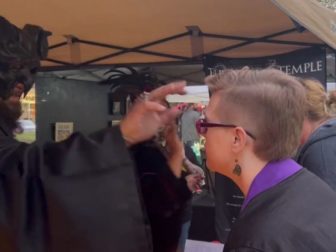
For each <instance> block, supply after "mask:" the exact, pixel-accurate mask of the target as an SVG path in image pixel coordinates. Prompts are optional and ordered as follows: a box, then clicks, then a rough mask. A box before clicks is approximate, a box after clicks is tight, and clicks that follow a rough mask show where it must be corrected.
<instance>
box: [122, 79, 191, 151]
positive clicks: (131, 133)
mask: <svg viewBox="0 0 336 252" xmlns="http://www.w3.org/2000/svg"><path fill="white" fill-rule="evenodd" d="M184 87H185V82H176V83H171V84H168V85H165V86H162V87H160V88H157V89H155V90H153V91H152V92H151V93H149V95H148V99H147V100H139V101H137V102H136V103H135V104H134V106H133V107H132V109H131V111H130V112H129V113H128V114H127V115H126V117H125V119H124V120H122V122H121V123H120V130H121V133H122V135H123V137H124V139H125V140H126V143H127V144H128V145H133V144H136V143H139V142H142V141H145V140H147V139H150V138H151V137H153V136H154V135H155V134H156V133H157V131H158V129H159V128H160V127H163V126H164V125H165V124H167V123H169V122H171V121H173V120H174V119H175V118H176V117H177V116H178V115H179V114H180V113H181V112H180V111H179V110H178V109H177V108H172V109H168V108H166V107H165V106H163V105H161V104H160V101H162V100H164V99H165V97H166V96H167V95H169V94H185V91H184Z"/></svg>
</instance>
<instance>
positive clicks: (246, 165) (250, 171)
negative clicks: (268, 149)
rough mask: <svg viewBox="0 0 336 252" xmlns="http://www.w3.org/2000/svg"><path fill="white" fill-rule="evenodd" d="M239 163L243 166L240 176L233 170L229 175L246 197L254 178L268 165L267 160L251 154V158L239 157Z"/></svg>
mask: <svg viewBox="0 0 336 252" xmlns="http://www.w3.org/2000/svg"><path fill="white" fill-rule="evenodd" d="M250 155H251V154H250ZM247 161H248V162H247ZM238 164H239V165H240V166H241V174H240V175H239V176H238V175H236V174H234V173H233V172H232V173H231V174H230V175H229V177H230V178H231V179H232V180H233V181H234V182H235V184H236V185H237V186H238V187H239V188H240V190H241V191H242V193H243V194H244V196H245V197H246V196H247V194H248V192H249V189H250V187H251V184H252V182H253V180H254V178H255V177H256V176H257V175H258V173H259V172H260V171H261V170H262V169H263V168H264V167H265V166H266V164H267V162H266V161H262V160H260V159H258V158H257V157H255V156H254V155H251V156H250V157H249V158H247V157H245V158H244V157H242V158H241V159H239V160H238Z"/></svg>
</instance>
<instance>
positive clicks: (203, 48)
mask: <svg viewBox="0 0 336 252" xmlns="http://www.w3.org/2000/svg"><path fill="white" fill-rule="evenodd" d="M272 2H274V3H275V4H274V3H272ZM278 7H280V8H278ZM1 15H3V16H4V17H5V18H7V19H8V20H10V21H11V22H12V23H14V24H15V25H17V26H19V27H22V26H23V25H24V24H26V23H31V24H36V25H40V26H42V27H43V28H44V29H46V30H49V31H51V32H52V33H53V35H52V36H51V37H50V38H49V44H50V50H49V56H48V59H47V60H45V61H44V62H43V63H42V65H43V66H45V67H55V66H56V67H66V68H78V67H83V66H91V65H93V66H97V65H109V64H135V63H162V62H174V63H188V62H195V61H199V59H200V56H202V55H204V54H210V55H216V56H224V57H231V58H232V57H234V58H235V57H238V58H239V57H259V56H267V55H274V54H280V53H285V52H290V51H293V50H297V49H301V48H306V47H310V46H324V45H325V44H324V42H323V41H325V42H326V43H327V44H328V45H329V46H330V47H332V48H334V49H335V48H336V33H335V29H336V28H335V24H336V14H335V13H334V12H332V11H331V10H329V9H327V8H325V7H323V6H320V5H318V4H317V3H315V2H314V0H305V1H302V0H295V1H292V0H291V1H289V0H272V1H270V0H254V1H246V0H235V1H228V0H226V1H225V0H211V1H204V0H184V1H179V0H170V1H157V0H143V1H137V0H124V1H111V0H100V1H93V0H71V1H64V0H49V1H48V2H45V1H43V0H31V1H22V0H11V1H3V2H2V3H1ZM294 20H295V21H294ZM301 25H302V26H304V27H305V28H306V29H307V30H305V29H302V26H301Z"/></svg>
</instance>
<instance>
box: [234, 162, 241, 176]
mask: <svg viewBox="0 0 336 252" xmlns="http://www.w3.org/2000/svg"><path fill="white" fill-rule="evenodd" d="M235 163H236V164H235V167H234V168H233V171H232V172H233V174H235V175H237V176H240V174H241V170H242V169H241V166H240V165H239V164H238V160H237V159H236V160H235Z"/></svg>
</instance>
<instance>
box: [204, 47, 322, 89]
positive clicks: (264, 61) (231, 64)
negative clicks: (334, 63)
mask: <svg viewBox="0 0 336 252" xmlns="http://www.w3.org/2000/svg"><path fill="white" fill-rule="evenodd" d="M203 65H204V71H205V73H206V75H213V74H216V73H220V72H221V71H222V70H223V69H225V68H242V67H244V66H249V67H251V68H265V67H270V66H273V67H275V68H278V69H280V70H282V71H284V72H285V73H287V74H291V75H295V76H299V77H303V78H315V79H317V80H319V81H320V82H321V83H322V84H323V85H326V51H325V49H321V48H308V49H302V50H297V51H294V52H290V53H286V54H278V55H274V56H267V57H262V58H235V59H233V58H224V57H217V56H205V57H204V59H203Z"/></svg>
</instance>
